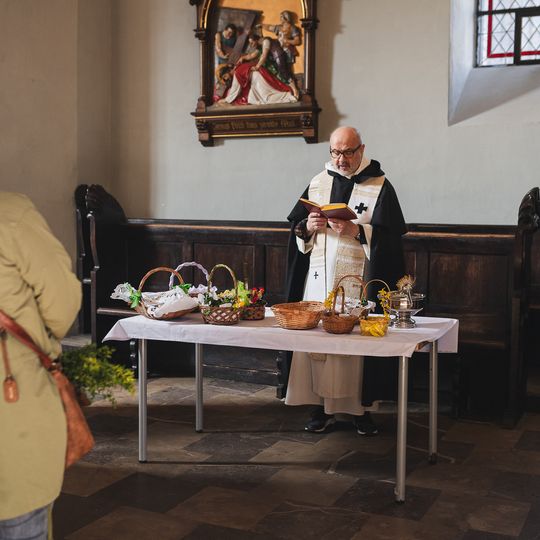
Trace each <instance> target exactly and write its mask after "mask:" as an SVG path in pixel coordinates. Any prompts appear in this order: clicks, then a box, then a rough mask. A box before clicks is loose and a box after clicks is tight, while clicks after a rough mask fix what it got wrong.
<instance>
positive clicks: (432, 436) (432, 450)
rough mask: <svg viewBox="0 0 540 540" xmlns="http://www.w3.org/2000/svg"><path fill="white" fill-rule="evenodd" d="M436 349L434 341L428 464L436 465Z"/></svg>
mask: <svg viewBox="0 0 540 540" xmlns="http://www.w3.org/2000/svg"><path fill="white" fill-rule="evenodd" d="M438 347H439V343H438V342H437V341H434V342H433V343H432V344H431V348H430V351H429V457H428V461H429V463H437V408H438V394H437V391H438V374H437V371H438V360H439V358H438V357H439V349H438Z"/></svg>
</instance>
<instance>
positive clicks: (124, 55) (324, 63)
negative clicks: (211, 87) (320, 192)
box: [112, 0, 540, 224]
mask: <svg viewBox="0 0 540 540" xmlns="http://www.w3.org/2000/svg"><path fill="white" fill-rule="evenodd" d="M115 9H116V16H115V18H114V24H116V25H117V26H115V27H114V28H113V34H114V35H115V37H114V38H113V39H114V41H113V50H114V51H115V52H114V58H115V62H116V67H117V69H116V70H114V72H115V76H113V82H112V84H113V94H114V96H115V100H114V105H113V109H114V111H115V113H114V124H113V128H114V143H115V145H114V146H115V147H114V151H113V159H114V161H115V176H114V182H113V185H112V190H113V192H114V193H115V194H116V195H117V196H118V198H119V199H120V201H121V202H122V203H123V205H124V207H125V208H126V211H127V213H128V214H129V215H131V216H139V217H142V216H151V217H162V218H185V219H196V218H200V219H247V220H283V219H284V218H285V217H286V215H287V213H288V211H289V209H290V207H291V206H292V204H293V203H294V201H295V200H296V198H297V197H298V195H299V194H300V193H301V191H302V190H303V188H304V187H305V185H306V183H307V181H308V180H309V178H310V177H311V176H312V175H314V174H315V173H317V172H318V171H319V170H320V168H321V167H322V165H323V163H324V161H325V160H326V159H327V152H328V135H329V132H330V131H331V129H332V128H334V127H335V126H337V125H339V124H353V125H355V126H358V127H359V128H360V129H361V131H362V133H363V135H364V139H365V142H366V148H367V152H368V153H369V154H370V155H371V156H373V157H376V158H377V159H379V160H380V161H381V162H382V164H383V168H384V170H385V171H386V173H387V175H388V177H389V178H390V179H391V181H392V182H393V183H394V185H395V186H396V189H397V191H398V194H399V196H400V199H401V201H402V206H403V209H404V213H405V216H406V220H407V221H409V222H436V223H491V224H513V223H515V222H516V211H517V206H518V204H519V201H520V200H521V197H522V196H523V195H524V193H525V192H526V191H527V190H528V189H529V188H530V187H533V186H534V185H536V184H538V175H537V173H536V171H538V170H539V168H540V153H539V152H538V151H537V147H538V142H539V140H540V137H539V135H540V125H539V123H538V122H537V121H534V119H533V120H531V118H530V115H528V114H527V110H531V108H533V107H538V97H539V96H538V93H534V92H532V93H529V94H524V95H521V96H518V97H516V98H515V100H512V101H511V102H509V103H501V104H499V105H497V106H496V107H495V108H494V109H491V110H488V111H485V112H484V113H481V114H479V115H477V116H475V117H474V118H472V119H471V118H469V119H468V120H466V121H464V122H461V123H458V124H455V125H452V126H449V125H448V82H449V81H448V73H449V59H448V50H449V36H450V2H449V1H448V0H407V2H403V1H398V0H377V2H372V1H370V0H331V1H330V0H319V2H318V9H319V19H320V21H321V22H320V25H319V30H318V36H317V40H318V44H317V45H318V47H317V54H318V58H317V60H318V61H317V87H316V89H317V98H318V100H319V104H320V105H321V107H322V109H323V111H322V114H321V137H320V140H321V142H320V143H319V144H317V145H307V144H306V143H304V142H303V140H302V139H296V138H293V139H284V138H281V139H279V138H278V139H253V140H249V139H243V140H226V141H224V142H221V143H219V145H218V146H216V147H214V148H204V147H202V146H201V145H200V144H199V143H198V142H197V137H196V130H195V127H194V122H193V119H192V117H191V116H190V115H189V113H190V112H191V111H192V110H193V109H194V106H195V100H196V97H197V95H198V92H199V82H198V77H199V71H198V61H199V57H198V41H197V40H196V39H195V37H194V35H193V31H192V29H193V28H194V27H195V8H194V7H192V6H190V5H189V3H188V2H187V1H186V2H178V1H177V0H152V1H150V0H117V1H116V2H115ZM514 113H516V114H514Z"/></svg>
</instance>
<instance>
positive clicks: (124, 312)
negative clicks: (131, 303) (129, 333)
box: [96, 307, 138, 317]
mask: <svg viewBox="0 0 540 540" xmlns="http://www.w3.org/2000/svg"><path fill="white" fill-rule="evenodd" d="M96 312H97V314H98V315H109V316H111V317H135V316H136V315H138V313H137V312H136V311H133V310H132V309H128V308H106V307H101V308H97V310H96Z"/></svg>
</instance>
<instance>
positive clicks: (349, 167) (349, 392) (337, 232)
mask: <svg viewBox="0 0 540 540" xmlns="http://www.w3.org/2000/svg"><path fill="white" fill-rule="evenodd" d="M330 157H331V160H330V161H329V162H328V163H326V165H325V170H324V171H322V172H321V173H319V174H318V175H317V176H315V177H314V178H313V179H312V180H311V182H310V184H309V186H308V188H307V189H306V190H305V191H304V193H303V194H302V198H304V199H309V200H311V201H314V202H316V203H318V204H319V205H323V204H327V203H338V202H343V203H347V204H348V205H349V207H350V208H352V209H353V210H354V211H355V212H356V215H357V219H353V220H350V221H343V220H340V219H326V218H325V217H324V216H322V215H321V214H318V213H316V212H312V213H308V211H307V210H306V209H305V207H304V205H303V204H302V203H300V202H299V203H297V204H296V205H295V207H294V208H293V210H292V212H291V213H290V215H289V216H288V218H287V219H288V220H289V221H290V223H291V241H290V242H289V261H288V262H289V264H288V272H287V289H288V300H289V301H290V302H294V301H298V300H320V301H323V300H324V299H325V298H326V297H327V295H328V293H329V292H330V291H331V290H332V289H333V288H334V287H335V285H336V283H337V282H338V281H339V279H340V278H341V277H342V276H344V275H348V274H354V275H358V276H362V277H363V278H364V280H366V281H368V280H370V279H373V278H378V279H382V280H384V281H386V283H388V285H389V286H390V287H391V288H393V287H395V284H396V281H397V280H398V279H399V278H400V277H402V276H403V274H404V273H405V265H404V258H403V246H402V236H403V235H404V234H405V232H406V227H405V221H404V219H403V214H402V212H401V208H400V205H399V201H398V198H397V195H396V192H395V190H394V188H393V187H392V185H391V184H390V182H389V181H388V180H387V179H386V178H385V176H384V172H383V171H382V170H381V166H380V163H379V162H378V161H375V160H372V159H369V158H368V157H366V155H365V145H364V144H363V142H362V138H361V136H360V134H359V133H358V131H357V130H356V129H354V128H352V127H340V128H338V129H336V130H335V131H334V132H333V133H332V135H331V136H330ZM343 284H344V285H345V294H346V297H348V298H351V299H359V297H360V292H361V291H360V289H359V284H358V283H357V282H354V281H351V280H350V281H345V282H344V283H343ZM380 288H382V287H381V286H380V285H379V286H377V285H375V286H374V287H370V291H369V292H368V297H369V299H370V300H376V294H377V293H376V291H377V290H379V289H380ZM395 373H396V366H395V360H394V359H384V358H363V357H362V356H343V355H323V354H314V353H299V352H295V353H294V354H293V357H292V363H291V368H290V377H289V383H288V388H287V395H286V400H285V403H286V404H287V405H306V404H312V405H315V406H316V407H315V409H314V411H313V414H312V418H311V420H310V421H309V422H308V423H307V424H306V427H305V429H306V430H307V431H311V432H315V433H322V432H324V431H326V430H327V429H328V428H329V426H331V425H332V424H333V423H335V415H336V414H346V415H350V416H352V420H353V422H354V424H355V426H356V429H357V432H358V433H359V434H360V435H375V434H376V433H377V427H376V426H375V423H374V422H373V420H372V418H371V416H370V414H369V411H372V410H376V409H377V401H378V400H381V399H394V398H395V388H396V385H395V384H394V379H395Z"/></svg>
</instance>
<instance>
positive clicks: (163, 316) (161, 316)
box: [135, 266, 198, 320]
mask: <svg viewBox="0 0 540 540" xmlns="http://www.w3.org/2000/svg"><path fill="white" fill-rule="evenodd" d="M156 272H170V273H171V274H172V275H173V276H176V277H177V278H178V281H179V283H180V285H183V284H184V280H183V279H182V276H181V275H180V274H179V273H178V272H177V271H176V270H174V269H173V268H169V267H167V266H160V267H158V268H154V269H153V270H150V271H148V272H147V273H146V274H145V275H144V277H143V278H142V279H141V282H140V283H139V288H138V289H137V296H138V297H139V302H138V304H137V305H136V306H135V311H136V312H137V313H140V314H141V315H144V316H145V317H148V318H149V319H157V320H168V319H176V318H178V317H181V316H182V315H185V314H186V313H191V312H192V311H193V310H195V309H197V305H198V304H197V302H196V301H195V300H194V299H193V298H189V297H188V298H186V299H185V302H182V303H183V304H184V306H185V305H187V307H182V309H177V310H175V311H169V312H166V313H162V311H163V309H161V310H160V311H159V312H157V311H156V310H155V309H153V308H155V302H154V301H152V297H150V296H147V297H146V298H145V297H144V296H143V294H142V288H143V287H144V284H145V283H146V280H147V279H148V278H149V277H150V276H151V275H153V274H155V273H156ZM169 290H171V291H172V290H173V286H172V283H171V282H169ZM188 299H189V300H190V301H189V302H188Z"/></svg>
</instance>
